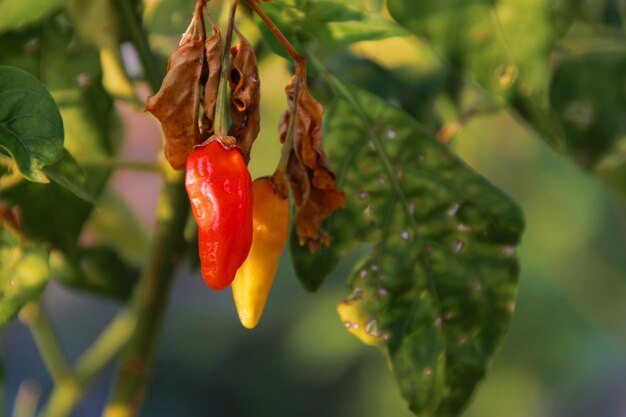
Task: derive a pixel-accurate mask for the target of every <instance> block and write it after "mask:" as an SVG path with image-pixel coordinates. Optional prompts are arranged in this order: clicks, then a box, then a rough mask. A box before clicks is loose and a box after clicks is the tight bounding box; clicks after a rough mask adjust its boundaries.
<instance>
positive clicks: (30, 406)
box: [13, 381, 41, 417]
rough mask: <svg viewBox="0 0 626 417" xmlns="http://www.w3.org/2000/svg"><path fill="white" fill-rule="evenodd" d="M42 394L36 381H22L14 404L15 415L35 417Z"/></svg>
mask: <svg viewBox="0 0 626 417" xmlns="http://www.w3.org/2000/svg"><path fill="white" fill-rule="evenodd" d="M40 394H41V390H40V388H39V385H37V384H36V383H35V382H32V381H24V382H22V383H21V384H20V388H19V390H18V391H17V397H16V399H15V405H14V406H13V417H35V414H36V413H37V403H38V402H39V396H40Z"/></svg>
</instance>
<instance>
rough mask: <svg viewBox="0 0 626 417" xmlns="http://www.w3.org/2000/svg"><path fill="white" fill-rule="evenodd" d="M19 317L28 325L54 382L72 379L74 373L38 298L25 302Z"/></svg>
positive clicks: (58, 382)
mask: <svg viewBox="0 0 626 417" xmlns="http://www.w3.org/2000/svg"><path fill="white" fill-rule="evenodd" d="M20 319H21V320H22V321H23V322H24V323H26V324H27V325H28V327H29V328H30V331H31V332H32V334H33V338H34V339H35V343H36V344H37V347H38V348H39V354H40V355H41V359H42V360H43V363H44V364H45V365H46V368H47V369H48V372H49V373H50V377H51V378H52V380H53V381H54V383H55V384H61V383H63V382H66V381H71V380H74V373H73V372H72V369H71V368H70V365H69V364H68V362H67V359H65V355H64V354H63V349H62V348H61V345H60V344H59V341H58V340H57V337H56V335H55V333H54V329H53V328H52V323H51V322H50V321H49V320H48V317H47V316H46V313H45V310H44V309H43V306H42V304H41V301H40V300H37V301H33V302H32V303H29V304H27V305H26V306H24V307H23V308H22V310H21V311H20Z"/></svg>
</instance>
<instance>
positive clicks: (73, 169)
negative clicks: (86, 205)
mask: <svg viewBox="0 0 626 417" xmlns="http://www.w3.org/2000/svg"><path fill="white" fill-rule="evenodd" d="M43 171H44V173H45V174H46V176H47V177H48V178H50V179H51V180H52V181H54V182H56V183H57V184H59V185H62V186H63V187H65V188H67V189H68V190H70V191H71V192H73V193H74V194H75V195H76V196H77V197H79V198H82V199H83V200H85V201H88V202H93V197H92V196H91V194H90V190H89V184H88V182H87V177H86V176H85V172H84V171H83V169H82V168H81V167H80V165H78V162H76V160H75V159H74V157H73V156H72V155H71V154H70V153H69V152H68V151H67V149H63V155H62V156H61V158H60V159H59V160H58V161H56V162H55V163H54V164H52V165H48V166H47V167H45V168H44V170H43Z"/></svg>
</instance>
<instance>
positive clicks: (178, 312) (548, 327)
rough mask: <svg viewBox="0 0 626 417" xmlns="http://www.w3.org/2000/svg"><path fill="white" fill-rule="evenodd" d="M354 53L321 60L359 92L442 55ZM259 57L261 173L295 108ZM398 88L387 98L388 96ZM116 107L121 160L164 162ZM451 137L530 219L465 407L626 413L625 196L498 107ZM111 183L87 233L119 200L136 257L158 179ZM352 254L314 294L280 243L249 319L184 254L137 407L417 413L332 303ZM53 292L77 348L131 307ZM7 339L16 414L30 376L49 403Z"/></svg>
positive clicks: (416, 95)
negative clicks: (507, 306)
mask: <svg viewBox="0 0 626 417" xmlns="http://www.w3.org/2000/svg"><path fill="white" fill-rule="evenodd" d="M160 18H162V19H165V18H167V19H170V20H171V22H170V23H171V24H172V25H176V24H178V23H177V19H178V20H180V23H179V24H180V25H181V27H182V26H185V25H186V24H185V22H184V19H182V18H180V16H177V15H175V14H170V15H167V13H166V12H163V15H162V16H161V17H160ZM243 25H246V26H245V31H246V34H247V36H248V37H249V38H250V39H251V40H253V41H254V40H258V39H259V34H258V32H257V31H256V29H255V28H254V27H253V26H252V25H251V24H250V23H249V22H247V23H245V22H244V23H243ZM154 41H155V43H156V44H158V45H161V46H162V47H163V48H164V49H167V47H168V45H169V44H168V41H166V40H164V39H155V40H154ZM346 54H347V52H345V51H341V52H337V53H336V54H334V55H333V54H329V55H328V59H327V62H328V64H329V65H330V66H331V67H333V65H339V64H340V63H345V62H346V60H347V59H351V60H353V61H354V62H355V64H354V65H352V66H344V67H343V68H344V69H343V70H342V71H343V72H342V73H341V74H340V76H342V77H345V78H348V79H350V80H352V81H354V82H356V83H361V84H362V85H363V87H365V88H373V86H372V85H373V84H379V85H382V84H385V83H384V82H383V81H384V80H381V81H380V82H377V80H376V79H372V71H371V68H372V65H374V64H375V66H376V68H379V69H389V70H394V72H395V73H403V74H405V76H404V77H403V80H404V82H406V83H407V84H409V85H410V83H411V80H412V78H411V77H412V75H411V74H413V75H415V74H417V75H415V77H416V78H415V80H416V81H415V82H416V83H417V82H418V81H417V80H418V78H419V73H420V71H422V72H425V71H427V69H428V68H430V67H429V66H432V65H433V64H432V62H433V57H432V56H431V55H429V54H428V52H425V49H424V47H423V45H420V44H419V42H418V41H417V40H416V39H414V38H393V39H389V40H385V41H379V42H363V43H359V44H356V45H354V46H353V47H351V48H350V54H351V55H350V56H351V57H350V56H348V55H346ZM260 56H262V57H263V59H262V63H261V68H260V71H261V79H262V97H263V109H262V110H263V113H262V120H263V122H262V123H263V125H262V131H261V136H260V138H259V140H258V141H257V143H256V145H255V149H254V152H253V160H252V164H251V171H252V176H253V177H257V176H260V175H266V174H269V173H271V172H272V170H273V167H274V166H275V164H276V162H277V160H278V155H279V148H278V140H277V135H276V126H277V125H278V119H279V117H280V113H281V112H282V109H283V108H285V106H286V100H285V97H284V93H283V88H284V85H285V84H286V83H287V81H288V79H289V66H288V63H287V62H286V61H285V60H283V59H282V58H280V57H277V56H274V55H271V54H269V52H268V51H267V50H266V51H261V53H260ZM363 60H368V61H369V63H367V64H363V62H362V61H363ZM360 61H361V63H362V64H363V65H360V64H359V62H360ZM372 63H374V64H372ZM407 74H408V75H407ZM420 80H421V79H420ZM422 81H423V80H422ZM385 82H386V81H385ZM420 82H421V81H420ZM398 90H399V91H400V90H403V89H398ZM393 94H394V93H393V92H389V94H388V96H390V97H389V98H390V99H392V100H393V99H394V97H393ZM420 94H421V91H420V90H419V89H417V88H416V89H415V90H411V89H409V90H408V91H407V90H406V89H404V90H403V97H396V99H397V101H398V102H399V101H402V102H403V103H406V102H407V100H408V101H409V102H410V101H411V100H413V101H414V102H415V103H416V107H417V106H419V103H420V101H421V96H420ZM118 110H119V111H120V114H121V115H122V118H123V120H124V122H125V126H126V131H125V136H126V141H125V144H124V149H123V153H124V158H126V159H132V160H143V161H148V162H149V161H156V160H157V158H159V157H160V156H159V152H160V145H161V142H160V141H161V139H160V132H159V128H158V126H157V124H156V123H155V122H154V120H153V119H152V118H151V117H149V116H147V115H144V114H142V113H141V112H140V111H137V110H133V109H131V108H129V107H127V106H125V105H123V104H118ZM450 146H451V147H453V148H454V149H455V150H456V151H457V152H458V154H459V155H460V156H461V157H462V158H463V159H464V160H465V161H466V162H467V163H468V164H469V165H471V166H472V167H474V168H475V169H476V170H477V171H478V172H480V173H482V174H483V175H484V176H485V177H486V178H488V179H489V180H490V181H491V182H493V183H494V184H495V185H497V186H498V187H500V188H501V189H502V190H504V191H505V192H506V193H508V194H509V195H510V196H511V197H512V198H513V199H514V200H515V201H516V202H517V203H518V204H519V205H520V206H521V207H522V209H523V211H524V213H525V217H526V223H527V229H526V232H525V234H524V237H523V242H522V244H521V246H520V247H519V252H518V254H519V258H520V263H521V271H522V272H521V276H520V281H519V295H518V302H517V311H516V313H515V315H514V316H513V320H512V323H511V328H510V333H509V335H508V338H507V340H506V343H505V345H504V347H503V349H502V351H501V352H500V354H499V355H498V356H497V357H496V359H495V362H494V364H493V367H492V369H491V370H490V373H489V377H488V378H487V379H486V380H485V382H484V383H482V384H481V385H480V386H479V388H478V389H477V391H476V394H475V396H474V399H473V401H472V403H471V405H470V407H469V409H468V410H467V412H466V413H465V416H467V417H504V416H506V417H529V416H533V417H561V416H562V417H578V416H580V417H589V416H603V417H624V416H626V204H625V203H624V200H623V199H620V198H619V196H617V195H616V194H614V193H613V192H612V191H611V190H610V189H608V188H606V187H605V186H604V185H602V184H601V183H600V182H598V181H596V180H595V179H594V178H592V177H591V176H588V175H587V174H586V173H584V172H583V171H581V170H580V169H578V168H577V167H576V166H575V165H574V163H573V162H572V161H571V160H570V159H568V158H567V157H563V156H560V155H557V154H555V153H554V152H553V151H552V150H550V149H549V148H548V147H547V146H546V145H545V144H544V142H543V141H541V140H540V139H539V138H538V137H536V136H534V135H533V134H532V133H531V132H530V130H529V129H527V128H526V127H525V126H524V125H523V124H521V123H520V122H519V121H518V120H516V119H515V118H514V117H513V116H512V115H511V114H509V113H507V112H504V111H501V112H496V113H492V114H489V115H486V116H480V117H475V118H472V119H470V120H469V121H468V122H467V123H465V124H464V126H463V127H462V129H461V130H460V131H459V132H458V133H457V134H456V135H455V136H454V137H453V139H452V141H451V142H450ZM113 185H114V187H113V188H114V191H112V192H111V193H110V194H111V195H110V198H109V199H108V201H109V202H108V203H107V204H106V205H103V206H102V207H100V208H99V210H98V213H99V214H98V216H97V218H96V219H93V221H92V224H91V225H90V233H92V234H97V231H98V230H100V234H99V235H100V236H102V234H103V233H102V230H106V225H107V222H117V221H120V220H119V219H118V218H117V217H116V216H114V215H113V214H112V213H113V211H114V208H116V207H120V206H124V205H125V206H127V207H128V208H130V209H132V211H133V212H134V213H135V215H136V218H137V223H136V224H135V226H134V228H135V229H133V231H132V233H129V242H128V246H129V249H128V253H130V254H131V256H134V257H136V259H137V260H139V259H141V258H142V256H143V254H144V253H145V250H146V248H147V245H148V244H149V239H148V237H147V236H149V234H150V232H151V228H152V222H153V218H154V207H155V203H156V196H157V193H158V190H159V179H158V177H157V176H156V175H154V174H150V173H132V172H128V171H120V172H118V173H116V174H115V176H114V178H113ZM348 198H351V197H350V196H348ZM104 234H106V232H105V233H104ZM89 238H90V236H89V233H88V234H87V235H86V236H85V239H89ZM358 252H359V250H358V249H357V250H356V251H355V252H354V253H353V254H352V255H351V256H349V257H348V258H346V259H344V260H343V261H342V263H341V264H340V265H339V267H338V268H337V270H336V271H334V273H333V274H332V275H331V276H330V277H329V278H328V279H327V281H326V283H325V284H324V286H323V287H322V288H321V289H320V290H319V292H318V293H315V294H310V293H307V292H305V291H304V290H303V288H302V287H301V286H300V285H299V283H298V282H297V279H296V278H295V275H294V272H293V270H292V267H291V262H290V258H289V253H288V251H285V253H284V254H283V257H282V259H281V263H280V267H279V272H278V275H277V277H276V280H275V284H274V288H273V290H272V293H271V294H270V298H269V300H268V304H267V307H266V311H265V313H264V316H263V318H262V320H261V323H260V325H259V326H258V328H257V329H255V330H253V331H249V330H246V329H244V328H243V327H242V326H241V325H240V324H239V321H238V319H237V315H236V311H235V308H234V306H233V302H232V296H231V293H230V290H225V291H222V292H215V291H211V290H209V289H208V288H207V287H206V286H205V284H204V282H203V281H202V279H201V278H200V276H199V274H198V273H197V272H192V271H190V268H189V264H188V263H184V264H183V265H181V267H180V268H179V270H178V271H177V278H176V280H175V283H174V288H173V292H172V294H171V297H170V302H169V307H168V310H167V312H166V317H165V321H164V325H163V329H162V332H161V335H160V337H159V347H158V353H157V357H156V364H155V371H154V375H153V381H152V385H151V387H150V390H149V393H148V396H147V399H146V404H145V408H144V412H143V414H142V415H144V416H150V417H171V416H183V417H209V416H211V417H222V416H223V417H226V416H228V417H239V416H241V417H244V416H245V417H250V416H255V417H265V416H268V417H269V416H272V417H277V416H294V417H295V416H297V417H308V416H311V417H313V416H315V417H318V416H324V417H352V416H361V417H409V416H411V415H412V414H411V413H410V412H409V411H408V410H407V407H406V406H405V403H404V401H403V400H402V398H401V397H400V394H399V392H398V390H397V387H396V385H395V382H394V381H393V379H392V376H391V374H390V373H389V371H388V370H387V368H386V364H385V360H384V358H383V356H382V355H380V353H379V352H378V350H377V349H375V348H372V347H368V346H364V345H362V344H361V343H360V342H359V341H358V340H357V339H356V338H355V337H353V336H351V335H350V334H349V333H347V332H346V331H345V329H344V326H343V324H342V323H341V321H340V320H339V318H338V315H337V313H336V311H335V306H336V304H337V303H338V302H339V301H341V300H342V298H343V297H344V296H345V295H346V279H347V276H348V273H349V271H350V269H351V266H352V264H353V262H354V260H355V259H356V258H357V257H358ZM44 302H45V305H46V307H47V309H48V310H49V311H50V314H51V318H52V320H53V322H54V324H55V327H56V328H57V330H58V332H59V335H60V339H61V341H62V344H63V347H64V348H65V349H66V351H67V353H68V356H69V357H70V359H75V358H76V357H77V356H78V355H79V354H80V353H81V352H82V350H83V349H84V348H85V347H86V346H88V345H89V344H90V342H91V341H93V339H94V338H95V337H96V336H97V335H98V334H99V332H100V331H101V330H102V329H103V328H104V326H105V325H106V324H107V323H108V321H109V320H110V319H111V318H112V317H113V315H114V314H115V312H116V311H118V310H119V309H120V307H121V305H120V304H118V303H115V302H112V301H109V300H106V299H103V298H96V297H93V296H90V295H85V294H80V293H76V292H72V291H69V290H67V289H65V288H63V287H61V286H60V285H58V284H56V283H55V282H51V284H50V285H49V286H48V288H47V289H46V292H45V295H44ZM1 337H2V350H3V351H2V355H3V359H4V364H5V372H6V378H5V387H4V390H5V398H4V406H3V407H2V410H3V411H4V412H5V414H6V415H11V410H12V407H13V401H14V398H15V397H16V394H17V391H18V389H19V387H20V386H22V384H23V383H25V382H26V383H28V384H29V385H27V386H28V387H30V389H31V390H35V391H37V390H38V391H39V392H40V396H41V399H42V401H43V400H45V398H46V397H47V396H48V394H49V392H50V390H51V386H52V385H51V381H50V379H49V377H48V376H47V374H46V371H45V368H44V367H43V364H42V362H41V360H40V359H39V356H38V354H37V350H36V347H35V345H34V343H33V340H32V337H31V335H30V333H29V331H28V329H27V328H26V327H25V326H24V325H22V324H21V323H20V322H19V321H17V320H16V321H14V322H13V323H12V324H10V325H9V326H8V327H7V328H6V329H5V330H4V331H3V332H2V335H1ZM112 376H113V368H112V367H111V368H110V369H108V371H107V372H106V373H105V374H104V375H103V376H102V377H101V378H99V379H98V380H97V381H96V383H95V384H94V386H93V389H92V390H91V391H90V393H89V395H88V396H87V397H86V398H85V399H84V400H83V401H82V402H81V404H80V406H79V408H78V409H77V410H76V412H75V413H74V414H73V416H75V417H91V416H96V415H99V414H100V412H101V409H102V407H103V406H104V404H105V401H106V398H107V394H108V389H109V387H110V384H111V380H112Z"/></svg>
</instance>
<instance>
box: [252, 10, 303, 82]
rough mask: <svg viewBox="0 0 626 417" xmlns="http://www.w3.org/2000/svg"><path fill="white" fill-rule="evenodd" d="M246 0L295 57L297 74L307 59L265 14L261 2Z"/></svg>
mask: <svg viewBox="0 0 626 417" xmlns="http://www.w3.org/2000/svg"><path fill="white" fill-rule="evenodd" d="M245 2H246V3H247V4H248V6H250V7H251V8H252V10H254V12H255V13H256V14H258V15H259V17H260V18H261V19H263V22H265V24H266V25H267V27H268V28H270V30H271V31H272V33H274V35H275V36H276V38H277V39H278V41H279V42H280V43H281V44H282V45H283V46H284V47H285V49H286V50H287V52H288V53H289V55H291V57H292V58H293V60H294V62H295V64H296V75H297V74H298V72H299V71H300V69H301V67H302V66H304V65H306V59H304V57H303V56H302V55H300V54H299V53H298V51H296V48H294V47H293V45H292V44H291V42H289V40H288V39H287V38H286V37H285V35H283V33H282V32H281V31H280V29H278V27H277V26H276V25H275V24H274V22H272V19H270V17H269V16H268V15H266V14H265V12H264V11H263V9H261V6H260V5H259V3H257V2H256V1H255V0H245Z"/></svg>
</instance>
